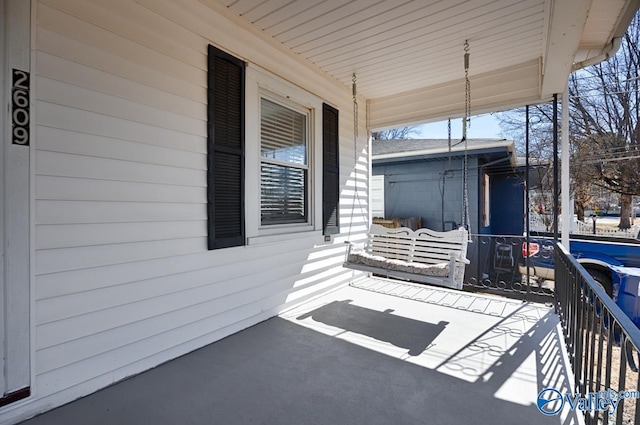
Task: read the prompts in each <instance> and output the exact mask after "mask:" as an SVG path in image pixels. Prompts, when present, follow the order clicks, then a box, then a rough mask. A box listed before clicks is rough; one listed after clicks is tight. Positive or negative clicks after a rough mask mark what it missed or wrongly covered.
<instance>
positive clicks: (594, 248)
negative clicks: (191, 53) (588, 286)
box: [519, 235, 640, 326]
mask: <svg viewBox="0 0 640 425" xmlns="http://www.w3.org/2000/svg"><path fill="white" fill-rule="evenodd" d="M553 249H554V245H553V240H552V239H551V238H550V237H548V236H532V237H531V238H530V243H529V246H528V249H527V245H526V242H525V243H523V246H522V256H523V258H526V257H529V258H530V262H529V273H530V275H532V276H535V277H539V278H541V279H549V280H553V278H554V276H553V267H554V265H553V264H554V263H553V261H554V259H553ZM570 251H571V254H572V255H573V256H574V257H575V258H576V259H577V260H578V262H579V263H580V264H581V265H582V266H583V267H584V268H585V269H586V270H587V271H588V272H589V274H590V275H591V276H592V277H593V278H594V280H595V281H596V282H598V283H599V284H600V285H601V286H602V287H603V288H604V290H605V291H606V292H607V294H609V296H610V297H612V298H613V299H614V301H616V303H617V304H618V305H619V306H620V307H621V308H622V310H623V311H624V312H625V313H626V314H627V315H628V316H629V317H631V319H632V320H633V321H634V322H636V325H638V326H640V287H639V284H638V280H639V279H640V240H638V239H628V238H608V237H600V236H589V235H581V236H577V235H572V236H571V239H570ZM519 272H520V273H521V274H523V275H524V274H526V273H527V267H526V264H525V262H524V260H523V261H522V262H521V263H520V264H519Z"/></svg>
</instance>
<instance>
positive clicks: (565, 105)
mask: <svg viewBox="0 0 640 425" xmlns="http://www.w3.org/2000/svg"><path fill="white" fill-rule="evenodd" d="M561 134H562V140H561V147H562V153H561V156H560V164H561V167H560V168H561V172H562V174H561V176H560V182H561V187H560V189H561V195H560V197H561V200H560V205H561V206H562V213H561V216H562V229H561V232H560V242H561V243H562V245H564V246H565V247H566V248H567V250H569V230H570V228H571V211H572V208H571V197H570V194H569V191H570V188H569V84H567V85H566V86H565V88H564V93H563V94H562V130H561Z"/></svg>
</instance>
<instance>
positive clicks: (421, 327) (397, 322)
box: [297, 300, 449, 356]
mask: <svg viewBox="0 0 640 425" xmlns="http://www.w3.org/2000/svg"><path fill="white" fill-rule="evenodd" d="M351 302H352V300H343V301H334V302H331V303H329V304H326V305H324V306H322V307H319V308H317V309H315V310H313V311H310V312H309V313H305V314H303V315H302V316H300V317H297V320H304V319H306V318H312V319H313V320H315V321H316V322H321V323H324V324H325V325H328V326H333V327H336V328H340V329H343V330H345V331H349V332H354V333H357V334H360V335H365V336H368V337H370V338H373V339H376V340H378V341H384V342H388V343H390V344H392V345H395V346H396V347H400V348H405V349H407V350H409V355H411V356H418V355H420V354H421V353H422V352H423V351H424V350H426V349H427V347H429V345H430V344H431V343H432V342H433V340H435V339H436V337H437V336H438V335H440V333H441V332H442V331H443V330H444V329H445V327H446V326H447V325H448V324H449V323H448V322H444V321H441V322H439V323H437V324H433V323H427V322H422V321H419V320H415V319H409V318H407V317H402V316H398V315H395V314H392V313H393V310H391V309H388V310H385V311H376V310H371V309H368V308H365V307H359V306H357V305H353V304H351Z"/></svg>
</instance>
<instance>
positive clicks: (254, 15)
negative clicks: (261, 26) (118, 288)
mask: <svg viewBox="0 0 640 425" xmlns="http://www.w3.org/2000/svg"><path fill="white" fill-rule="evenodd" d="M291 1H292V0H272V1H265V2H262V3H260V2H256V1H255V0H247V2H248V3H251V4H253V7H252V8H250V9H247V11H246V12H243V13H242V14H241V15H240V16H242V17H243V18H245V19H247V20H248V21H249V22H251V23H256V21H257V20H258V19H261V18H264V17H266V16H269V15H271V14H273V13H277V12H278V10H280V9H281V8H283V7H285V6H287V5H288V4H289V3H291Z"/></svg>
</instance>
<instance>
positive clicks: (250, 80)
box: [245, 64, 322, 245]
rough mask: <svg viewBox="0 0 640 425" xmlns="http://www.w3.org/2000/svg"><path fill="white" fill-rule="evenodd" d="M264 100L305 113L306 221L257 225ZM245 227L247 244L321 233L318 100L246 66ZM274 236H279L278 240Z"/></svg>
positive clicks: (320, 160) (320, 124)
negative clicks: (307, 233)
mask: <svg viewBox="0 0 640 425" xmlns="http://www.w3.org/2000/svg"><path fill="white" fill-rule="evenodd" d="M263 97H266V98H267V99H269V100H272V101H273V100H275V101H276V102H278V103H281V104H283V105H285V106H288V107H291V108H292V109H294V110H297V111H300V110H301V109H303V110H308V111H309V114H308V129H309V134H308V139H309V140H308V141H307V143H308V147H309V149H308V166H309V174H308V179H309V181H308V185H309V192H308V221H307V223H293V224H270V225H262V224H261V206H260V202H261V185H260V164H261V161H262V159H261V153H260V100H261V98H263ZM245 100H246V102H245V104H246V112H245V114H246V115H245V144H246V146H245V185H246V189H245V226H246V236H247V245H256V244H260V243H271V242H278V241H280V240H289V239H291V238H292V235H294V234H298V233H306V232H309V233H310V235H311V234H313V233H314V232H317V231H322V120H321V119H320V117H321V114H322V99H320V98H318V97H316V96H314V95H313V94H311V93H309V92H307V91H305V90H303V89H301V88H299V87H297V86H294V85H292V84H290V83H288V82H286V81H285V80H283V79H281V78H278V77H276V76H274V75H273V74H271V73H269V72H268V71H265V70H263V69H261V68H259V67H257V66H255V65H252V64H249V65H248V66H247V70H246V83H245ZM278 235H281V236H280V237H279V236H278Z"/></svg>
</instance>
